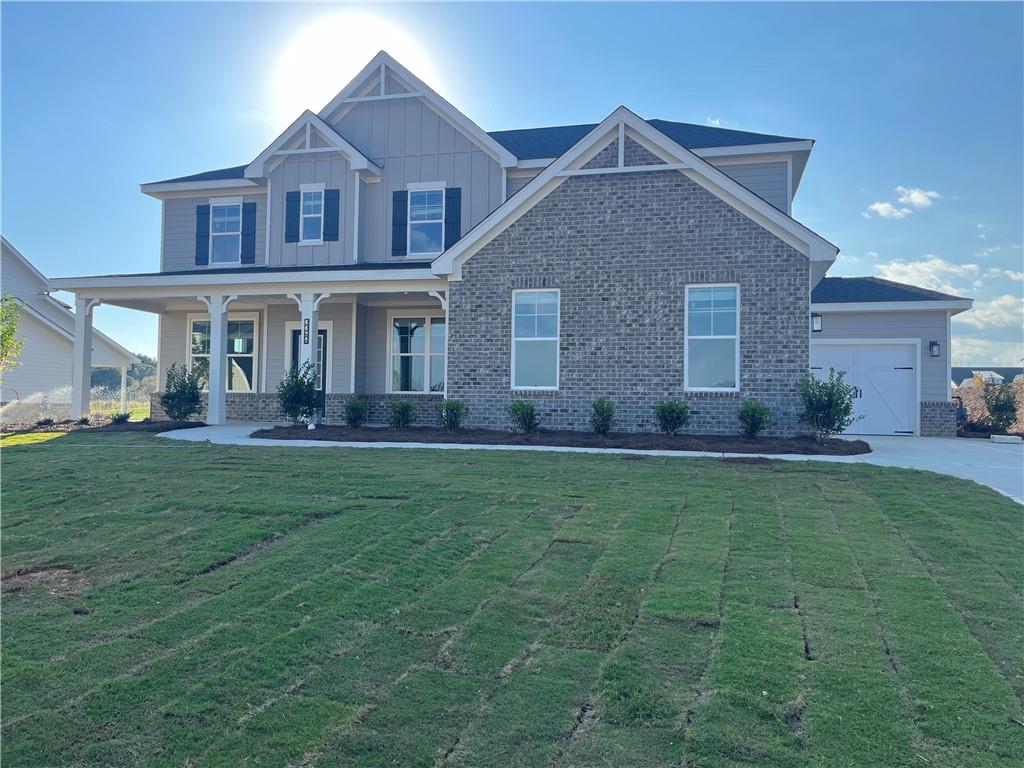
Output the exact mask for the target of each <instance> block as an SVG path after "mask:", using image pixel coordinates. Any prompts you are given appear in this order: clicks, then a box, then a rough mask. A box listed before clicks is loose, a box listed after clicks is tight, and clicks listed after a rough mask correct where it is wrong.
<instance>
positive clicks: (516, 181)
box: [505, 170, 540, 197]
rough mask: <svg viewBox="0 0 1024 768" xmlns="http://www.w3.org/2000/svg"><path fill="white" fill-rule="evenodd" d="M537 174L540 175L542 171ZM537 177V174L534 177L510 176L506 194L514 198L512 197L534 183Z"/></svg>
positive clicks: (506, 185)
mask: <svg viewBox="0 0 1024 768" xmlns="http://www.w3.org/2000/svg"><path fill="white" fill-rule="evenodd" d="M537 173H540V170H538V171H537ZM536 175H537V174H534V175H533V176H509V177H508V181H507V182H506V183H505V194H507V195H508V196H509V197H512V195H514V194H515V193H516V192H518V191H519V190H520V189H522V188H523V187H525V186H526V185H527V184H529V183H530V182H531V181H533V179H534V177H535V176H536Z"/></svg>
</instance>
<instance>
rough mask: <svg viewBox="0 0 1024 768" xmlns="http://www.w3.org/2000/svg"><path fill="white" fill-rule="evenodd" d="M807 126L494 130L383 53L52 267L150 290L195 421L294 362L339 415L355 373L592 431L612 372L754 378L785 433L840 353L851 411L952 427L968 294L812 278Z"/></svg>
mask: <svg viewBox="0 0 1024 768" xmlns="http://www.w3.org/2000/svg"><path fill="white" fill-rule="evenodd" d="M812 146H813V142H812V141H810V140H807V139H799V138H791V137H787V136H776V135H767V134H757V133H749V132H745V131H732V130H725V129H721V128H715V127H711V126H705V125H693V124H688V123H676V122H668V121H664V120H644V119H642V118H640V117H638V116H637V115H636V114H634V113H633V112H631V111H630V110H628V109H626V108H625V107H619V108H617V109H615V110H614V111H612V112H611V114H610V115H608V117H606V118H605V119H604V120H603V121H601V122H600V123H596V124H589V125H575V126H558V127H551V128H533V129H523V130H512V131H497V132H490V133H488V132H486V131H484V130H482V129H481V128H480V127H479V126H478V125H476V123H474V122H473V121H472V120H471V119H470V118H469V117H467V116H466V115H463V114H462V113H461V112H459V111H458V110H457V109H456V108H455V107H453V106H452V105H451V104H449V103H448V102H447V101H445V100H444V99H443V98H442V97H441V96H439V95H438V94H437V93H435V92H434V91H433V90H431V89H430V88H429V87H428V86H427V85H425V84H424V83H423V82H421V81H420V80H419V79H418V78H417V77H416V76H415V75H414V74H413V73H411V72H409V71H408V70H406V69H405V68H404V67H402V66H401V65H400V64H399V63H397V62H396V61H395V60H394V59H392V58H391V57H390V56H388V55H387V54H386V53H383V52H382V53H380V54H378V56H376V57H375V58H374V59H373V60H372V61H371V62H370V63H369V64H368V65H367V66H366V67H365V68H364V69H363V71H362V72H360V73H359V74H358V75H357V76H356V78H355V79H354V80H353V81H352V82H351V83H350V84H349V85H347V86H346V87H345V88H344V89H343V90H342V91H341V92H340V93H339V94H338V95H337V96H336V97H335V98H334V99H333V100H332V101H331V102H330V103H329V104H328V105H327V106H326V107H324V108H323V109H322V110H320V112H318V113H313V112H310V111H306V112H304V113H303V114H302V115H300V116H299V117H298V119H296V121H295V122H294V123H293V124H292V125H290V126H289V127H288V128H287V129H286V130H285V131H284V132H283V133H282V134H281V135H280V136H279V137H278V138H277V139H275V140H274V142H273V143H272V144H270V146H268V147H266V148H265V149H264V150H263V151H262V152H260V153H259V154H258V155H257V156H256V157H255V159H254V160H253V161H252V162H250V163H248V164H246V165H241V166H237V167H233V168H224V169H220V170H215V171H207V172H205V173H199V174H195V175H191V176H182V177H178V178H173V179H168V180H166V181H160V182H154V183H150V184H144V185H143V186H142V191H143V192H144V193H145V194H148V195H150V196H152V197H154V198H156V199H158V200H160V201H161V206H162V221H163V226H162V237H161V261H160V271H159V272H155V273H144V274H130V275H99V276H92V277H75V278H63V279H59V280H52V281H51V285H52V286H53V287H54V288H55V289H63V290H68V291H72V292H74V293H75V294H76V295H77V297H78V298H77V301H78V305H79V307H81V314H82V317H83V318H86V319H88V317H89V312H88V309H89V307H91V306H93V304H94V303H95V302H97V301H102V302H107V303H111V304H116V305H119V306H123V307H130V308H134V309H139V310H143V311H147V312H153V313H156V314H158V315H159V318H160V332H159V335H160V339H159V377H160V381H161V382H163V381H165V377H166V373H167V370H168V368H169V367H170V366H171V365H172V364H173V363H181V364H184V365H186V366H191V367H192V368H193V369H199V370H200V371H202V373H203V375H204V376H205V377H208V379H209V381H210V382H212V386H211V387H210V389H211V394H210V396H209V403H208V408H207V412H206V413H205V415H204V418H205V419H206V421H208V422H210V423H221V422H223V421H225V420H227V419H260V420H274V419H279V418H280V416H281V414H280V411H279V409H278V405H277V397H276V394H275V390H276V387H277V384H278V382H279V381H280V380H281V377H282V375H283V373H284V372H285V371H286V370H287V369H288V367H289V366H291V365H294V364H297V363H300V362H303V361H307V360H309V361H318V362H319V363H320V366H319V373H320V385H321V387H322V388H323V389H325V390H326V393H327V396H326V398H325V400H326V413H325V418H326V420H327V421H332V422H333V421H339V420H340V419H341V418H342V410H343V400H344V398H345V397H346V396H347V395H348V394H349V393H353V392H355V393H359V394H361V395H363V396H364V397H366V398H367V400H368V401H369V403H370V421H372V422H383V421H384V415H385V412H386V404H387V401H388V399H389V398H401V399H409V400H413V401H415V402H416V403H417V404H418V406H419V422H420V423H426V422H431V421H433V420H434V419H435V418H436V416H435V407H436V405H437V403H438V402H439V401H440V399H441V398H442V397H443V396H445V395H447V396H448V397H457V398H460V399H462V400H464V401H465V402H466V403H467V405H468V407H469V413H468V417H467V422H468V423H469V424H470V425H472V426H482V427H504V426H505V425H506V424H507V417H506V413H505V411H506V408H507V406H508V404H509V402H510V401H512V400H514V399H525V400H530V401H532V402H534V403H536V405H537V408H538V410H539V413H540V418H541V422H542V424H543V425H545V426H550V427H563V428H574V429H588V428H589V424H590V413H591V403H592V401H593V400H594V399H595V398H597V397H609V398H611V399H612V400H613V401H614V402H615V404H616V407H617V413H616V416H617V422H616V425H617V428H618V429H622V430H647V429H652V428H653V427H654V422H653V417H652V406H653V405H654V404H655V403H657V402H660V401H664V400H669V399H682V400H685V401H686V402H687V403H689V405H690V408H691V410H692V417H693V418H692V423H691V429H692V430H694V431H697V432H715V433H733V432H735V431H736V430H737V428H738V423H737V417H736V414H737V410H738V408H739V406H740V403H741V402H742V401H743V400H744V399H745V398H756V399H758V400H760V401H762V402H764V403H765V404H767V405H768V406H769V407H770V408H771V409H772V414H773V427H772V431H773V432H774V433H776V434H792V433H794V432H796V431H798V430H799V429H800V425H799V415H800V411H801V406H800V401H799V397H798V394H797V384H798V382H799V380H800V378H801V377H802V376H803V375H804V374H805V373H807V372H808V370H810V369H814V370H816V371H817V370H818V369H820V370H821V372H825V373H827V371H825V369H826V368H827V367H828V366H835V367H840V368H842V369H843V370H846V371H848V372H849V373H848V378H849V379H850V380H851V381H852V382H853V383H854V384H855V386H857V387H858V392H859V393H860V397H859V399H858V412H859V413H861V414H862V415H864V416H865V418H864V419H862V420H860V421H859V422H858V423H857V424H856V425H855V427H854V429H853V430H851V431H857V432H860V431H872V432H878V433H883V434H943V435H952V434H953V432H954V421H955V410H954V406H953V405H952V403H951V402H950V393H949V387H948V386H947V382H948V381H949V378H950V376H949V362H950V358H949V317H950V315H952V314H954V313H957V312H961V311H963V310H965V309H968V308H969V307H970V305H971V302H970V300H968V299H961V298H959V297H953V296H946V295H943V294H937V293H933V292H928V291H923V290H922V289H919V288H915V287H913V286H901V285H897V284H893V283H886V282H884V281H879V280H875V279H871V278H857V279H849V278H845V279H838V278H837V279H834V280H833V279H828V278H825V279H824V280H823V278H824V276H825V273H826V272H827V271H828V269H829V267H831V266H832V264H833V263H834V261H835V258H836V255H837V253H838V248H837V247H836V246H835V245H833V244H831V243H830V242H828V241H827V240H825V239H824V238H822V237H821V236H820V235H818V234H816V233H814V232H812V231H811V230H810V229H808V228H807V227H806V226H804V225H803V224H801V223H800V222H798V221H796V220H795V219H793V218H792V216H791V215H790V213H791V208H792V202H793V197H794V195H795V194H796V192H797V189H798V187H799V184H800V180H801V178H802V176H803V173H804V169H805V167H806V164H807V160H808V158H809V156H810V152H811V149H812ZM812 289H813V290H814V293H813V297H812ZM812 328H814V329H815V330H813V331H812ZM819 329H820V330H819ZM79 353H80V355H81V356H82V357H83V359H84V358H87V357H88V349H87V348H86V347H85V346H84V345H81V346H80V349H79ZM76 398H77V399H76V407H77V408H79V409H84V408H86V407H87V402H86V398H87V390H85V389H79V390H78V391H77V394H76Z"/></svg>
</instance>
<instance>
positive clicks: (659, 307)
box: [448, 148, 809, 434]
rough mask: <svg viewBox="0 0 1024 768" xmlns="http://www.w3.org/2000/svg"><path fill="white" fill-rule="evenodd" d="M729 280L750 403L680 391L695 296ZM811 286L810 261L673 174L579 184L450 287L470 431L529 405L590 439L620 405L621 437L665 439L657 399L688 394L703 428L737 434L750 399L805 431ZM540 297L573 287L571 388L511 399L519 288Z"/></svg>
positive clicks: (566, 377)
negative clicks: (687, 306)
mask: <svg viewBox="0 0 1024 768" xmlns="http://www.w3.org/2000/svg"><path fill="white" fill-rule="evenodd" d="M631 150H632V151H631V154H632V155H637V154H639V153H637V152H636V150H635V149H633V148H631ZM631 159H633V160H634V162H636V159H634V158H631ZM602 162H606V159H605V158H601V159H599V160H598V164H601V163H602ZM730 282H734V283H739V285H740V392H739V393H736V394H732V393H729V394H722V393H714V394H699V393H684V392H683V341H684V338H683V333H684V327H683V326H684V298H683V297H684V289H685V287H686V285H687V284H697V283H730ZM808 283H809V264H808V260H807V258H806V257H805V256H803V255H801V254H800V253H798V252H797V251H796V250H794V249H793V248H791V247H790V246H789V245H787V244H785V243H783V242H782V241H781V240H779V239H778V238H776V237H775V236H774V235H772V234H770V233H769V232H768V231H767V230H765V229H763V228H762V227H761V226H759V225H758V224H756V223H754V222H753V221H752V220H750V219H749V218H747V217H746V216H744V215H743V214H741V213H740V212H739V211H737V210H736V209H734V208H732V207H731V206H729V205H728V204H726V203H725V202H723V201H721V200H720V199H718V198H717V197H715V196H714V195H712V194H711V193H710V192H708V191H707V190H705V189H704V188H703V187H701V186H699V185H698V184H696V183H695V182H693V181H690V180H689V179H688V178H686V177H685V176H683V175H682V174H680V173H678V172H676V171H663V172H661V171H656V172H648V173H634V174H608V175H604V174H599V175H593V176H579V177H573V178H570V179H568V180H566V181H565V182H564V183H562V185H561V186H559V187H558V188H557V189H556V190H555V191H553V192H552V193H551V194H550V195H548V196H547V197H546V198H545V199H544V200H542V201H541V202H539V203H538V204H537V205H536V206H534V207H533V208H532V209H530V210H529V211H527V212H526V213H525V214H524V215H523V216H522V217H521V218H520V219H519V220H518V221H516V222H515V223H514V224H512V225H511V226H510V227H509V228H508V229H506V230H505V231H504V232H502V233H501V234H500V235H498V236H497V237H496V238H495V239H494V240H492V241H491V242H490V243H488V244H487V245H486V246H485V247H484V248H482V249H481V250H480V251H479V252H478V253H477V254H476V255H474V256H473V257H472V258H471V259H470V260H469V261H467V262H466V263H465V265H464V267H463V279H462V280H461V281H459V282H454V283H452V284H451V289H450V299H449V347H448V352H449V358H448V391H449V396H450V397H458V398H461V399H463V400H465V401H466V403H467V405H468V406H469V412H468V414H467V424H468V425H470V426H480V427H505V426H507V424H508V420H507V417H506V414H505V410H506V408H507V406H508V403H509V402H510V401H511V400H513V399H517V398H521V399H525V400H529V401H532V402H534V403H535V404H536V405H537V408H538V411H539V413H540V417H541V422H542V425H543V426H547V427H558V428H567V429H589V424H590V413H591V403H592V402H593V400H594V399H595V398H598V397H609V398H611V399H612V400H613V401H614V403H615V405H616V408H617V412H616V427H615V428H616V429H618V430H629V431H641V430H643V431H646V430H651V429H654V428H655V423H654V419H653V413H652V407H653V406H654V404H655V403H658V402H660V401H664V400H669V399H682V400H684V401H685V402H687V403H688V404H689V406H690V408H691V412H692V419H691V425H690V430H691V431H694V432H703V433H725V434H728V433H734V432H736V431H737V430H738V426H739V425H738V421H737V418H736V412H737V410H738V408H739V405H740V402H741V401H742V400H743V399H744V398H748V397H752V398H756V399H758V400H760V401H762V402H764V403H765V404H767V405H768V406H769V407H770V408H771V410H772V415H773V418H774V422H773V427H772V430H771V432H772V433H773V434H793V433H795V432H797V431H799V425H798V415H799V412H800V401H799V397H798V395H797V383H798V380H799V378H800V377H801V376H802V375H803V374H804V373H805V372H806V371H807V370H808V365H809V343H808V336H809V334H808V314H809V291H808ZM544 287H550V288H558V289H560V291H561V334H560V340H561V341H560V358H559V360H560V386H559V390H558V391H557V392H546V393H536V392H512V391H510V383H511V362H510V360H511V338H510V336H511V300H512V290H513V289H516V288H544Z"/></svg>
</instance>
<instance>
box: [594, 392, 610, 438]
mask: <svg viewBox="0 0 1024 768" xmlns="http://www.w3.org/2000/svg"><path fill="white" fill-rule="evenodd" d="M593 407H594V412H593V413H592V414H591V415H590V423H591V425H592V426H593V427H594V431H595V432H596V433H597V434H599V435H607V434H608V433H609V432H611V431H612V424H614V423H615V403H613V402H612V401H611V400H609V399H608V398H607V397H599V398H597V400H595V401H594V406H593Z"/></svg>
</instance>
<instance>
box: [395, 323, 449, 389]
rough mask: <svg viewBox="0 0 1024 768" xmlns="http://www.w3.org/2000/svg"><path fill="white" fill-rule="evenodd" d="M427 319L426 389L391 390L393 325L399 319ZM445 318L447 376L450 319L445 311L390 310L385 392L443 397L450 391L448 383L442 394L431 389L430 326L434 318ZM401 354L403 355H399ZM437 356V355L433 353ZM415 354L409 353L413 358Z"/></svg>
mask: <svg viewBox="0 0 1024 768" xmlns="http://www.w3.org/2000/svg"><path fill="white" fill-rule="evenodd" d="M418 317H422V318H425V319H426V321H427V324H426V328H425V330H426V334H425V336H424V339H423V363H424V365H423V385H424V386H425V387H426V389H421V390H416V389H412V390H394V389H392V388H391V373H392V360H391V355H392V349H391V346H392V345H391V324H392V322H393V321H394V320H396V319H398V320H401V319H409V318H418ZM439 317H440V318H444V320H445V325H444V363H445V375H447V373H448V322H447V321H448V318H447V315H446V314H445V312H444V311H443V310H438V309H431V308H427V307H423V308H420V307H407V308H402V309H389V310H388V312H387V325H386V326H385V328H384V332H385V334H386V335H385V339H386V350H387V357H386V358H385V363H384V392H385V393H387V394H389V395H443V394H444V392H447V390H448V382H447V381H445V389H444V390H442V391H441V392H434V391H432V390H431V389H430V358H431V356H432V353H431V352H430V330H431V329H430V326H431V321H432V320H433V319H434V318H439ZM399 354H401V353H399ZM433 354H436V353H433ZM412 355H413V353H409V356H412Z"/></svg>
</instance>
